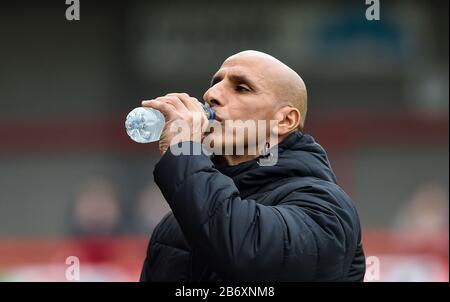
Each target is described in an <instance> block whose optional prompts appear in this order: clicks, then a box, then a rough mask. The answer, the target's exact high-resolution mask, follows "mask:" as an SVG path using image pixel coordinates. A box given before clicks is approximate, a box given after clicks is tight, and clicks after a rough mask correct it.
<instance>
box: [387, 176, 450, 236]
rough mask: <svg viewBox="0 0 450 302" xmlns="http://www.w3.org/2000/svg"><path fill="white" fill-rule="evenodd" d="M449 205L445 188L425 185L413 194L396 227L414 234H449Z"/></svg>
mask: <svg viewBox="0 0 450 302" xmlns="http://www.w3.org/2000/svg"><path fill="white" fill-rule="evenodd" d="M448 205H449V197H448V192H447V190H446V188H445V187H444V186H442V185H440V184H439V183H425V184H423V185H421V186H419V187H418V188H417V190H416V191H414V192H413V194H412V196H411V200H410V201H409V202H408V203H407V204H406V207H404V208H402V209H401V211H400V212H399V214H398V215H397V218H396V219H395V221H394V226H395V227H397V228H398V229H400V230H409V231H413V232H427V233H428V232H429V233H436V232H442V231H445V230H447V232H448V223H449V217H448Z"/></svg>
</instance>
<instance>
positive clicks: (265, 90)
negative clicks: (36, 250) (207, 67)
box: [203, 56, 276, 149]
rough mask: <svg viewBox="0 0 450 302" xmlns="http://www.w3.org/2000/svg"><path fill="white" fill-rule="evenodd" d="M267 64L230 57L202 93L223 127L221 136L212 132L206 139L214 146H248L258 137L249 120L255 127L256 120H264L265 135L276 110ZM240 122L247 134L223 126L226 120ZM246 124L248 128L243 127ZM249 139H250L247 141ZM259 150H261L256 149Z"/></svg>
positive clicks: (244, 58)
mask: <svg viewBox="0 0 450 302" xmlns="http://www.w3.org/2000/svg"><path fill="white" fill-rule="evenodd" d="M267 75H268V72H267V65H266V64H264V62H263V61H262V60H258V59H257V58H252V57H247V56H232V57H230V58H228V59H227V60H225V62H224V63H223V64H222V66H221V68H220V69H219V70H218V71H217V72H216V74H215V75H214V76H213V79H212V82H211V87H210V88H209V89H208V90H207V91H206V92H205V94H204V96H203V98H204V100H205V101H206V102H207V103H208V104H209V105H210V106H211V107H212V108H213V110H214V111H215V112H216V115H217V120H218V121H219V122H220V123H221V124H222V131H221V132H222V133H220V131H214V132H212V133H210V134H208V136H207V138H208V140H210V141H213V142H214V145H215V147H216V146H217V145H216V144H218V146H221V147H222V149H223V148H225V146H227V147H230V146H233V147H234V148H236V147H244V148H246V147H249V142H250V144H252V143H251V142H252V140H253V139H255V138H256V137H257V129H251V128H252V127H248V125H250V124H252V121H253V122H254V124H255V125H256V126H257V125H258V124H257V123H258V122H259V121H266V125H267V127H266V129H265V132H266V134H265V135H263V136H264V137H266V136H267V134H268V126H269V121H270V119H271V118H272V117H273V115H274V112H275V110H276V108H275V107H276V97H275V93H274V89H273V87H272V86H273V85H272V83H271V79H269V78H268V77H267ZM227 120H228V121H238V120H240V121H243V122H247V124H243V125H242V126H238V127H236V129H238V128H239V127H241V130H242V131H243V129H242V127H244V128H245V129H246V130H248V131H245V133H246V135H245V136H243V135H239V133H238V132H239V131H233V129H232V128H228V129H227V127H226V126H225V124H226V123H228V122H226V121H227ZM245 125H247V126H245ZM249 137H250V138H252V140H250V141H249ZM257 148H258V149H260V147H257Z"/></svg>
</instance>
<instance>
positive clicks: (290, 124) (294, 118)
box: [275, 106, 301, 136]
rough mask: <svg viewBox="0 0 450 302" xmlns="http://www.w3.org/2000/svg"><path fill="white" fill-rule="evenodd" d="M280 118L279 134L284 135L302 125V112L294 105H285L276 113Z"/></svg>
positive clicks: (277, 117) (278, 118)
mask: <svg viewBox="0 0 450 302" xmlns="http://www.w3.org/2000/svg"><path fill="white" fill-rule="evenodd" d="M275 116H276V119H277V120H278V135H280V136H283V135H285V134H287V133H290V132H292V131H293V130H295V129H297V128H298V126H299V125H300V120H301V113H300V111H299V110H298V109H297V108H295V107H292V106H284V107H283V108H281V109H280V110H278V112H277V113H276V115H275Z"/></svg>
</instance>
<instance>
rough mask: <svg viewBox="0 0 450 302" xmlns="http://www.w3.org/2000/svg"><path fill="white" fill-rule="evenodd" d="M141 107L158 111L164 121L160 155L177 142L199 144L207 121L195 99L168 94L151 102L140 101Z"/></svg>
mask: <svg viewBox="0 0 450 302" xmlns="http://www.w3.org/2000/svg"><path fill="white" fill-rule="evenodd" d="M142 106H143V107H150V108H153V109H156V110H158V111H160V112H161V113H162V114H163V115H164V117H165V119H166V125H165V127H164V130H163V132H162V134H161V139H160V140H159V152H160V153H161V155H163V154H164V153H165V152H166V151H167V149H168V148H169V147H170V146H171V145H173V144H177V143H179V142H183V141H195V142H198V143H201V141H202V138H203V132H204V130H205V128H206V127H207V124H208V119H207V118H206V116H205V114H204V111H203V108H202V107H201V105H200V103H199V101H198V100H197V99H196V98H194V97H191V96H189V95H188V94H186V93H169V94H166V95H165V96H161V97H158V98H155V99H152V100H148V101H142ZM187 128H188V129H187Z"/></svg>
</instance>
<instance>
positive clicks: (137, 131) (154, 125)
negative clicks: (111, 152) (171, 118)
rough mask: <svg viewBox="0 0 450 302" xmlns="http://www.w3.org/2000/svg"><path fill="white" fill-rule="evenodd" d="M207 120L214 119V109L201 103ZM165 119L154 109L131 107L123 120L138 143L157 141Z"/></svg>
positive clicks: (131, 136) (128, 131)
mask: <svg viewBox="0 0 450 302" xmlns="http://www.w3.org/2000/svg"><path fill="white" fill-rule="evenodd" d="M201 105H202V107H203V110H204V112H205V115H206V117H207V118H208V120H213V119H214V111H212V109H211V108H210V107H209V106H207V105H204V104H201ZM165 122H166V120H165V118H164V115H163V114H162V113H161V112H159V111H158V110H156V109H153V108H148V107H138V108H135V109H133V110H132V111H131V112H130V113H129V114H128V115H127V118H126V120H125V129H126V130H127V133H128V135H129V136H130V138H131V139H132V140H134V141H135V142H138V143H150V142H155V141H158V140H159V139H160V137H161V134H162V131H163V129H164V124H165Z"/></svg>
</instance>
